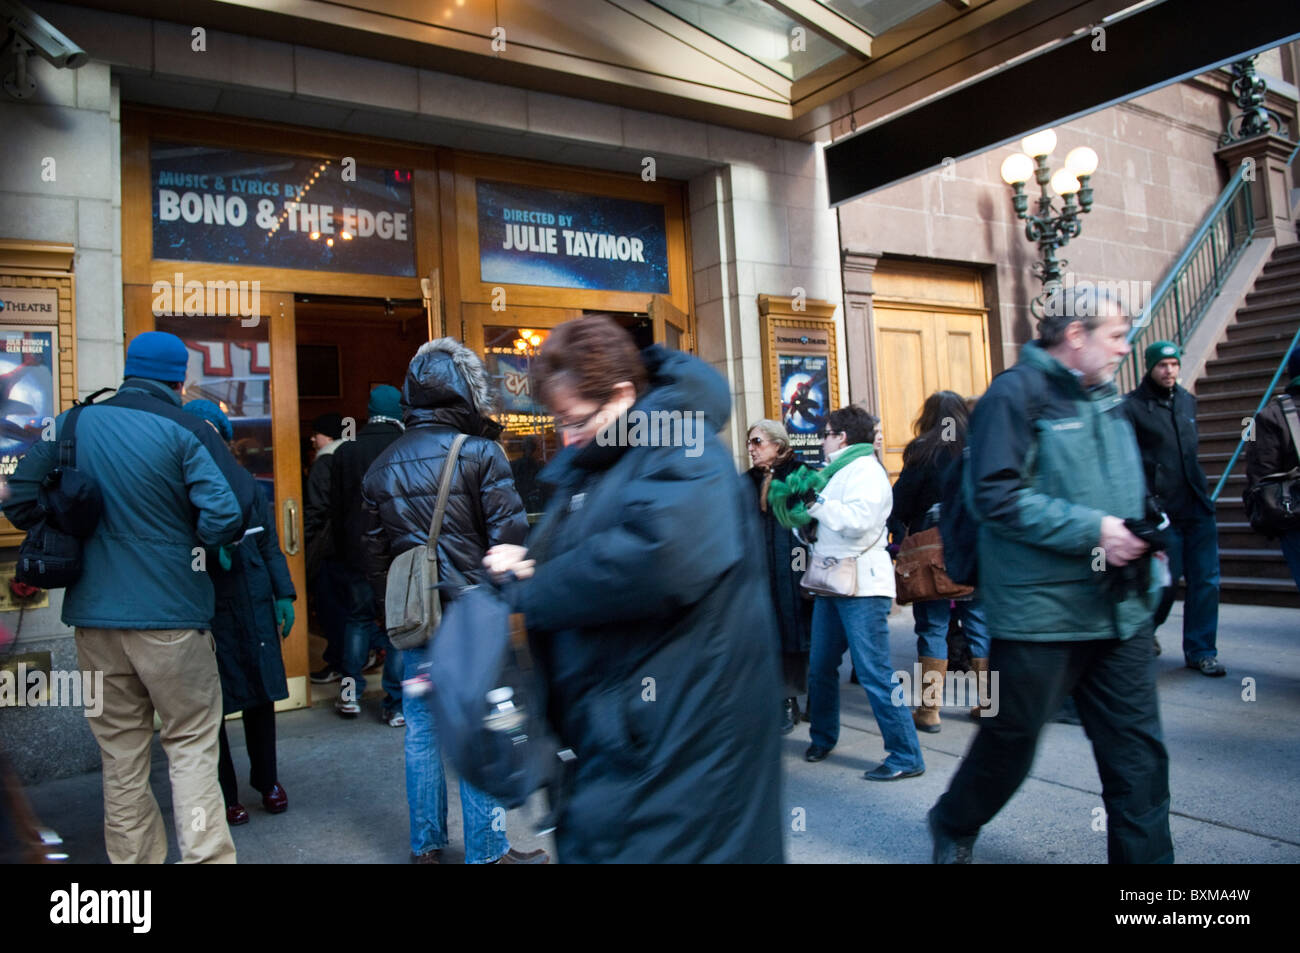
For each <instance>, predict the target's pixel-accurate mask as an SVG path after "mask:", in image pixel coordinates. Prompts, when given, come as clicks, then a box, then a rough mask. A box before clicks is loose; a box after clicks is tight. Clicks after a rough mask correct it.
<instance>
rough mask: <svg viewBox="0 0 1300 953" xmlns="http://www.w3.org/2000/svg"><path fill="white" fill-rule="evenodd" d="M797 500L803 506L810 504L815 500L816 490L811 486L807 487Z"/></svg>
mask: <svg viewBox="0 0 1300 953" xmlns="http://www.w3.org/2000/svg"><path fill="white" fill-rule="evenodd" d="M799 502H800V503H802V504H803V505H804V506H805V507H808V506H812V505H813V504H814V503H816V502H817V491H816V490H814V489H812V487H809V488H808V489H807V490H805V491H804V493H803V495H802V496H801V497H799Z"/></svg>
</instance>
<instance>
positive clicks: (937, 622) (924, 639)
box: [912, 599, 989, 659]
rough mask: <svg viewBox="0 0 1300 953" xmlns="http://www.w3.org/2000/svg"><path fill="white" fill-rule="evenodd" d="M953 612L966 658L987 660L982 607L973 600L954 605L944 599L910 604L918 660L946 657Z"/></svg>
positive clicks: (986, 634) (986, 624)
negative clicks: (963, 637) (962, 635)
mask: <svg viewBox="0 0 1300 953" xmlns="http://www.w3.org/2000/svg"><path fill="white" fill-rule="evenodd" d="M950 605H951V606H952V608H951V609H950V608H949V606H950ZM954 612H955V613H957V618H959V619H961V627H962V630H963V631H964V632H965V633H966V644H967V645H968V646H970V657H971V658H988V657H989V627H988V623H987V622H985V621H984V607H983V606H981V605H980V604H979V602H977V601H976V600H974V599H966V600H964V601H961V602H956V603H952V602H950V601H949V600H948V599H936V600H934V601H933V602H914V603H912V618H913V619H915V620H916V654H917V656H918V657H924V658H941V659H946V658H947V657H948V621H949V617H950V616H951V615H952V613H954Z"/></svg>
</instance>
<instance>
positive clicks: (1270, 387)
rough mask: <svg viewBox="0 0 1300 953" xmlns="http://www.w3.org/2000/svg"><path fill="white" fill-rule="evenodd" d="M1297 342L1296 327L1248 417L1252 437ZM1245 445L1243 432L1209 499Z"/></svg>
mask: <svg viewBox="0 0 1300 953" xmlns="http://www.w3.org/2000/svg"><path fill="white" fill-rule="evenodd" d="M1297 343H1300V328H1296V331H1295V334H1293V335H1291V345H1290V347H1288V348H1287V349H1286V353H1285V354H1283V355H1282V360H1281V361H1280V362H1279V363H1278V365H1277V370H1276V371H1274V372H1273V379H1272V380H1271V381H1269V382H1268V390H1266V391H1264V399H1263V400H1261V401H1260V402H1259V406H1258V407H1256V408H1255V412H1254V413H1253V414H1251V416H1250V418H1249V419H1250V427H1251V431H1252V433H1251V437H1252V439H1253V438H1254V433H1253V431H1254V427H1255V421H1256V420H1258V419H1259V415H1260V414H1262V413H1263V412H1264V408H1265V407H1267V406H1268V402H1269V401H1270V400H1272V399H1273V388H1274V387H1276V386H1277V382H1278V381H1279V380H1280V379H1281V377H1282V368H1284V367H1286V359H1287V358H1288V357H1290V356H1291V352H1292V351H1294V350H1295V348H1296V345H1297ZM1245 446H1246V435H1245V434H1244V433H1243V434H1242V436H1241V439H1240V440H1238V441H1237V449H1236V450H1234V451H1232V459H1231V460H1229V461H1228V465H1227V466H1226V467H1224V468H1223V476H1221V477H1219V484H1218V486H1216V487H1215V488H1214V492H1213V493H1211V494H1210V500H1211V501H1213V502H1217V501H1218V499H1219V494H1220V493H1222V492H1223V487H1224V486H1225V485H1226V484H1227V482H1228V475H1229V474H1230V473H1232V468H1233V467H1234V466H1236V465H1237V458H1238V457H1240V456H1241V451H1242V450H1243V449H1244V448H1245Z"/></svg>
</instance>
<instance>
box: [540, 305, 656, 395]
mask: <svg viewBox="0 0 1300 953" xmlns="http://www.w3.org/2000/svg"><path fill="white" fill-rule="evenodd" d="M532 374H533V383H534V385H535V390H536V393H537V396H538V398H539V399H540V400H541V401H542V402H543V403H549V397H550V394H551V392H552V391H553V390H554V388H555V386H556V385H557V384H559V385H561V386H565V387H571V388H572V389H573V392H574V393H575V394H577V395H578V396H579V397H581V398H582V399H583V400H590V401H594V402H595V403H597V404H604V403H605V402H606V401H608V400H609V399H610V398H611V397H612V396H613V395H614V387H615V385H616V384H618V383H620V382H622V381H629V382H630V383H631V384H632V386H633V387H634V388H636V394H637V396H638V397H640V396H641V395H642V394H644V393H645V392H646V389H647V388H648V387H649V379H648V378H647V376H646V370H645V364H644V363H643V362H642V360H641V354H640V352H638V351H637V348H636V342H635V341H633V340H632V335H630V334H628V333H627V331H625V330H624V329H623V328H621V327H619V325H618V324H617V323H615V322H614V320H613V319H612V318H608V317H606V316H605V315H603V314H602V315H592V316H591V317H587V318H576V319H575V320H573V321H566V322H564V323H563V324H561V325H559V326H558V327H556V328H555V329H554V330H552V331H551V333H550V336H549V337H547V339H546V343H544V344H543V345H542V350H541V353H540V354H538V355H537V358H536V359H535V360H534V361H533V368H532Z"/></svg>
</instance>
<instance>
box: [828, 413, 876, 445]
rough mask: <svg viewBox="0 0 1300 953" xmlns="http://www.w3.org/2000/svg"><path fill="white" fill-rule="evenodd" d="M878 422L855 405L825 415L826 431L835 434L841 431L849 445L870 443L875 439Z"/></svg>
mask: <svg viewBox="0 0 1300 953" xmlns="http://www.w3.org/2000/svg"><path fill="white" fill-rule="evenodd" d="M877 423H879V421H878V420H877V419H876V417H875V416H874V415H872V414H869V413H867V411H865V410H863V409H862V408H861V407H859V406H857V405H856V404H850V405H849V406H847V407H841V408H840V409H839V410H832V411H831V412H830V413H829V414H827V415H826V429H828V430H834V431H835V432H836V433H839V432H841V431H843V433H844V439H845V440H847V441H848V442H849V443H871V442H872V441H873V440H875V439H876V424H877Z"/></svg>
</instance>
